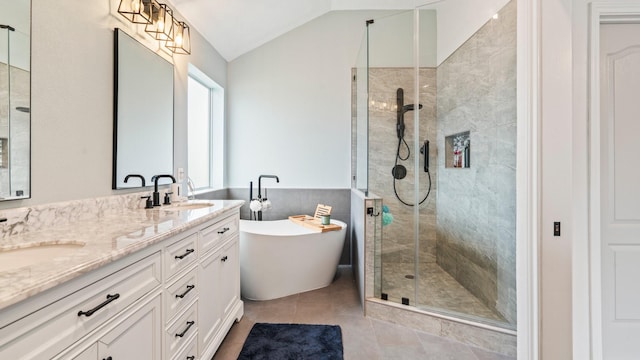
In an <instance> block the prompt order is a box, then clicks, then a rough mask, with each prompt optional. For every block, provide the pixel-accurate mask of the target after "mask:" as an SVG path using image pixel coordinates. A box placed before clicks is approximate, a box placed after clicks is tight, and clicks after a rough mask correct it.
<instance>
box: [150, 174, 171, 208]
mask: <svg viewBox="0 0 640 360" xmlns="http://www.w3.org/2000/svg"><path fill="white" fill-rule="evenodd" d="M162 178H170V179H171V181H172V182H173V183H174V184H175V182H176V178H174V177H173V175H154V176H152V177H151V181H153V206H160V193H159V192H158V180H160V179H162ZM165 203H166V201H165Z"/></svg>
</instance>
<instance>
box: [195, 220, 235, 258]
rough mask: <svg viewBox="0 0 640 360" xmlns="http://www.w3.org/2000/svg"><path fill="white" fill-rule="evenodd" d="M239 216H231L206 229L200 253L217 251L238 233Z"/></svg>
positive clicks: (202, 236)
mask: <svg viewBox="0 0 640 360" xmlns="http://www.w3.org/2000/svg"><path fill="white" fill-rule="evenodd" d="M238 219H239V217H238V215H234V216H230V217H228V218H226V219H222V220H221V221H219V222H217V223H215V224H214V225H211V226H209V227H207V228H204V229H203V230H202V231H201V236H200V253H201V254H205V253H206V252H208V251H209V250H212V249H215V248H216V247H218V246H220V245H222V243H223V242H224V241H225V240H226V239H228V238H229V237H231V235H234V234H236V233H237V232H238V227H239V221H238Z"/></svg>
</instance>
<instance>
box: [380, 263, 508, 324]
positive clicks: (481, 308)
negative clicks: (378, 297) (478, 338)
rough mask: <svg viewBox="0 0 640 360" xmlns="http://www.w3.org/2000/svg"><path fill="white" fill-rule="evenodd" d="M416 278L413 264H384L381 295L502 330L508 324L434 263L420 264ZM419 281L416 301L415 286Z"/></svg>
mask: <svg viewBox="0 0 640 360" xmlns="http://www.w3.org/2000/svg"><path fill="white" fill-rule="evenodd" d="M419 266H420V268H419V276H415V265H414V264H413V263H399V262H384V261H383V264H382V292H383V293H386V294H387V296H388V300H389V301H393V302H397V303H401V302H402V298H403V297H405V298H408V299H409V304H410V305H412V306H416V307H418V308H430V309H431V308H432V309H434V310H444V311H445V312H447V313H453V315H466V317H471V318H472V319H473V320H476V321H480V322H485V323H490V324H492V325H499V326H504V325H505V324H507V321H506V320H505V319H504V318H503V317H502V316H501V315H500V314H498V313H496V312H495V311H493V310H491V309H489V308H488V307H487V306H486V305H485V304H484V303H483V302H482V301H480V300H479V299H478V298H476V297H475V296H474V295H473V294H472V293H471V292H469V291H468V290H467V289H465V288H464V287H463V286H462V285H460V283H458V282H457V281H456V280H455V279H454V278H453V277H452V276H451V275H449V274H448V273H447V272H446V271H444V270H443V269H442V268H441V267H440V266H438V264H437V263H435V262H426V263H421V264H420V265H419ZM412 276H414V277H417V278H419V279H418V298H417V299H416V291H415V286H416V285H415V284H416V280H415V279H414V278H411V277H412Z"/></svg>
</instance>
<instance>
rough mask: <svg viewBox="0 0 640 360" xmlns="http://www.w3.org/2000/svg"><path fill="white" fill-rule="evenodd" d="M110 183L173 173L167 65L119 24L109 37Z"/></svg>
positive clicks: (128, 184) (136, 182)
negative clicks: (111, 64) (111, 46)
mask: <svg viewBox="0 0 640 360" xmlns="http://www.w3.org/2000/svg"><path fill="white" fill-rule="evenodd" d="M114 45H115V46H114V67H115V69H114V70H115V72H114V112H113V114H114V122H113V124H114V129H113V182H112V184H113V186H112V187H113V189H124V188H132V187H140V186H142V182H141V180H140V179H137V178H129V180H128V181H127V182H125V179H126V178H127V175H142V176H143V177H144V178H145V179H146V182H147V185H150V184H151V177H152V176H153V175H158V174H173V65H172V64H171V63H170V62H168V61H167V60H165V59H164V58H162V57H161V56H160V55H158V54H156V53H154V52H153V51H151V50H150V49H149V48H147V47H146V46H144V45H142V44H141V43H139V42H138V41H136V40H135V39H134V38H132V37H131V36H129V35H128V34H126V33H125V32H123V31H122V30H120V29H117V28H116V29H115V41H114Z"/></svg>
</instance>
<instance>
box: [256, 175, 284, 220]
mask: <svg viewBox="0 0 640 360" xmlns="http://www.w3.org/2000/svg"><path fill="white" fill-rule="evenodd" d="M262 178H269V179H276V182H277V183H279V182H280V179H279V178H278V177H277V176H275V175H260V176H258V201H260V202H262V201H263V200H267V198H266V193H267V192H266V189H265V198H264V199H262ZM258 221H262V210H259V211H258Z"/></svg>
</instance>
